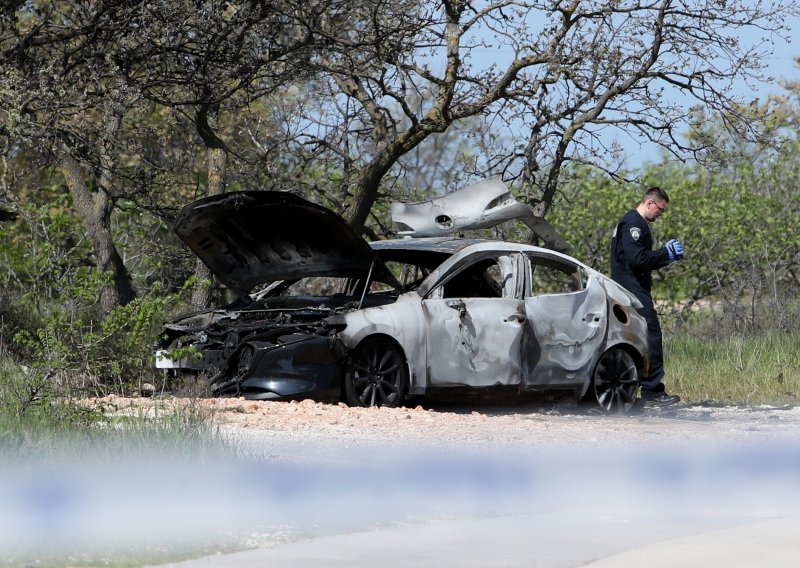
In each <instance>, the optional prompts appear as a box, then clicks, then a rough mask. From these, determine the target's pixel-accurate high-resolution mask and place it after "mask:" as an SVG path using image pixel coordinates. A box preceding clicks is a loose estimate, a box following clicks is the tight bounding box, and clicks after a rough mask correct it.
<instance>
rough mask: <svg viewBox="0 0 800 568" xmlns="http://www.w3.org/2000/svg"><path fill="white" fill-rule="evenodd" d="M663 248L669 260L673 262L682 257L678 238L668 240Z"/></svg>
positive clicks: (681, 247)
mask: <svg viewBox="0 0 800 568" xmlns="http://www.w3.org/2000/svg"><path fill="white" fill-rule="evenodd" d="M664 248H665V249H667V253H668V254H669V261H670V262H675V261H676V260H680V259H682V258H683V245H682V244H681V242H680V241H679V240H678V239H670V240H668V241H667V244H666V245H664Z"/></svg>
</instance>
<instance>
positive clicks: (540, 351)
mask: <svg viewBox="0 0 800 568" xmlns="http://www.w3.org/2000/svg"><path fill="white" fill-rule="evenodd" d="M527 258H528V260H529V261H530V265H529V267H530V277H529V278H528V281H529V282H530V288H529V290H527V291H526V295H525V301H524V303H525V316H526V320H527V321H526V330H527V333H526V339H525V345H524V349H523V356H522V364H523V367H524V371H523V376H524V382H525V385H526V386H527V387H529V388H537V387H541V386H556V387H557V386H564V387H574V386H578V385H582V384H584V383H585V382H586V381H587V380H588V378H589V376H590V374H591V372H592V370H593V368H594V364H595V362H596V361H597V358H598V357H599V355H600V353H599V351H600V349H601V348H602V346H603V342H604V340H605V331H606V323H607V319H606V315H607V311H608V304H607V301H606V295H605V292H604V290H603V288H602V287H601V286H599V285H598V283H597V282H595V281H594V279H592V278H591V277H590V276H589V274H588V273H587V271H586V270H584V269H583V268H582V267H581V266H580V265H578V264H575V263H573V262H571V261H569V260H566V259H563V258H561V257H556V256H554V255H547V254H546V253H528V254H527Z"/></svg>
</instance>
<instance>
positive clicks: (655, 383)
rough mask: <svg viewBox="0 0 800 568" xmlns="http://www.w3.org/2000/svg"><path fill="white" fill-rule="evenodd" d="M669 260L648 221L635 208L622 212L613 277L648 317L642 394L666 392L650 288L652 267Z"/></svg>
mask: <svg viewBox="0 0 800 568" xmlns="http://www.w3.org/2000/svg"><path fill="white" fill-rule="evenodd" d="M668 264H670V257H669V252H667V250H666V249H665V248H660V249H657V250H653V234H652V232H651V231H650V226H649V224H648V223H647V221H646V220H645V219H644V217H642V216H641V215H639V213H638V212H637V211H636V210H635V209H631V210H630V211H628V212H627V213H625V215H623V216H622V220H621V221H620V222H619V224H618V225H617V228H616V229H615V230H614V236H613V237H612V238H611V278H613V279H614V280H615V281H617V282H618V283H620V284H621V285H622V286H624V287H625V288H626V289H628V290H629V291H630V292H632V293H633V294H634V295H635V296H636V297H637V298H638V299H639V301H640V302H641V303H642V305H643V306H644V308H643V310H642V315H643V316H644V317H645V319H646V320H647V343H648V345H649V347H650V374H649V376H648V377H646V378H642V380H641V385H642V398H643V399H645V400H646V399H648V398H652V397H653V396H657V395H658V394H660V393H663V392H664V385H663V384H662V382H661V379H662V378H663V377H664V351H663V347H662V341H661V324H660V323H659V322H658V314H657V313H656V309H655V306H654V305H653V297H652V296H651V294H650V291H651V289H652V287H653V276H652V274H651V273H652V271H653V270H656V269H658V268H663V267H664V266H667V265H668Z"/></svg>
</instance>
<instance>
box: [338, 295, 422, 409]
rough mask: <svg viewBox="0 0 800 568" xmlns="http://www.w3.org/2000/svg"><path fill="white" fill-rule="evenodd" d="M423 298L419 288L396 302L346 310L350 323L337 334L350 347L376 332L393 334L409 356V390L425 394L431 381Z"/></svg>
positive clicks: (407, 360)
mask: <svg viewBox="0 0 800 568" xmlns="http://www.w3.org/2000/svg"><path fill="white" fill-rule="evenodd" d="M420 301H421V298H420V296H419V294H417V293H416V292H408V293H406V294H402V295H400V297H399V298H398V299H397V301H396V302H395V303H393V304H388V305H385V306H377V307H373V308H365V309H361V310H355V311H353V312H349V313H347V314H344V316H343V319H344V321H345V323H346V324H347V326H346V327H345V328H344V329H343V330H342V331H340V332H339V333H338V334H337V337H338V339H339V340H340V341H341V342H342V343H343V344H344V345H345V347H347V348H348V349H355V348H356V347H357V346H358V344H359V343H361V342H362V341H364V339H366V338H367V337H370V336H372V335H387V336H389V337H391V338H393V339H394V340H395V341H396V342H397V344H398V345H399V346H400V348H401V349H402V350H403V354H404V356H405V358H406V364H407V365H408V370H409V382H410V384H409V393H410V394H422V393H424V392H425V385H426V384H427V372H426V366H425V362H426V354H425V328H424V325H423V317H422V311H421V310H422V308H421V305H420Z"/></svg>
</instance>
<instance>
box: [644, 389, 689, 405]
mask: <svg viewBox="0 0 800 568" xmlns="http://www.w3.org/2000/svg"><path fill="white" fill-rule="evenodd" d="M680 401H681V397H679V396H678V395H677V394H667V393H665V392H662V393H659V394H657V395H655V396H652V397H648V398H645V399H644V400H643V401H642V402H643V404H642V407H643V408H666V407H668V406H674V405H676V404H678V403H679V402H680Z"/></svg>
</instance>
